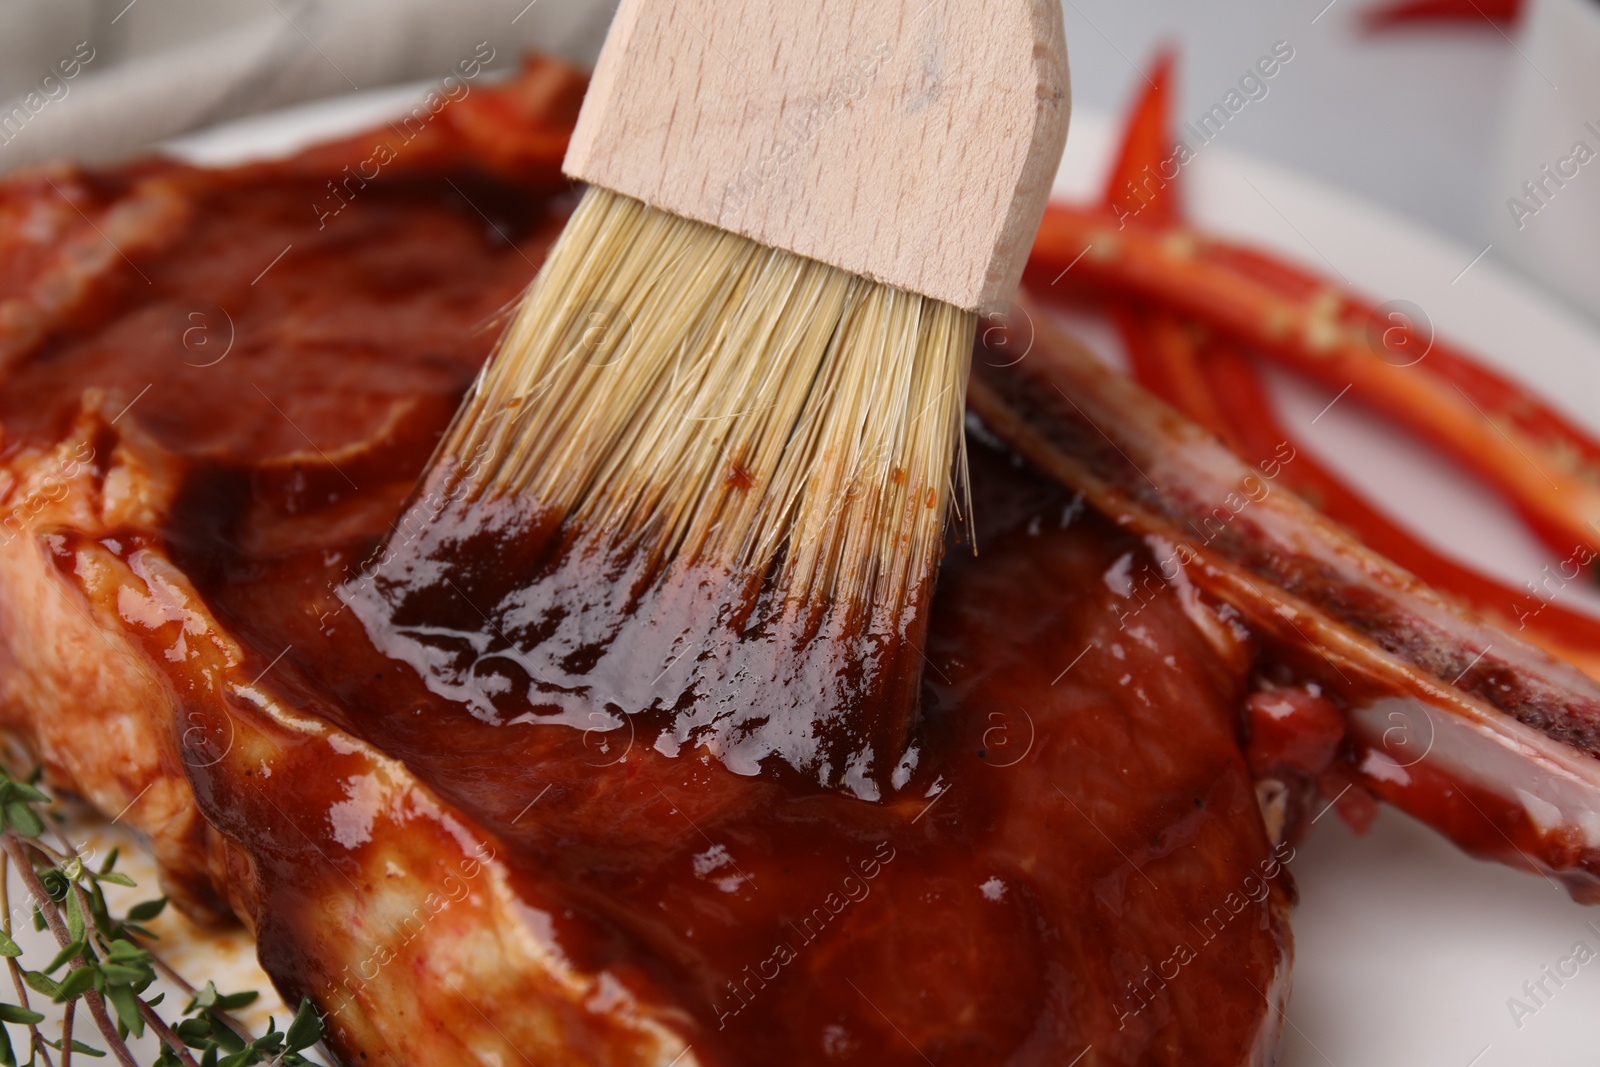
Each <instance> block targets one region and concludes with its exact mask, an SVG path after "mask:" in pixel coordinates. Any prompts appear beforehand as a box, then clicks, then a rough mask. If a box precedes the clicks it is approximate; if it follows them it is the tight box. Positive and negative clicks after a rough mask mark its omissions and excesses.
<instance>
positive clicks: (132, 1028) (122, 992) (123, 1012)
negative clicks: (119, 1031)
mask: <svg viewBox="0 0 1600 1067" xmlns="http://www.w3.org/2000/svg"><path fill="white" fill-rule="evenodd" d="M106 1000H108V1001H110V1003H111V1006H112V1007H113V1008H115V1009H116V1010H117V1021H118V1022H120V1023H122V1025H123V1026H126V1027H127V1028H128V1032H129V1033H130V1034H132V1035H133V1036H134V1037H143V1036H144V1017H143V1016H141V1015H140V1014H139V998H138V996H137V995H135V993H134V992H133V990H132V989H130V988H128V987H127V986H125V985H108V986H106Z"/></svg>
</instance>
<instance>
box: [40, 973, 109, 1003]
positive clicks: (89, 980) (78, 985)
mask: <svg viewBox="0 0 1600 1067" xmlns="http://www.w3.org/2000/svg"><path fill="white" fill-rule="evenodd" d="M99 978H100V969H99V968H98V967H93V966H90V967H79V968H78V969H77V970H75V971H73V972H72V973H70V974H68V975H67V976H66V977H65V978H63V979H62V980H61V987H60V988H59V989H57V990H56V995H55V996H54V997H52V998H51V999H53V1000H54V1001H55V1002H56V1003H57V1004H65V1003H66V1002H67V1001H69V1000H76V999H77V998H78V997H81V996H83V994H84V993H86V992H88V991H89V989H91V988H92V987H93V986H94V985H95V983H96V981H97V980H98V979H99Z"/></svg>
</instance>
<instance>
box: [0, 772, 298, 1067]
mask: <svg viewBox="0 0 1600 1067" xmlns="http://www.w3.org/2000/svg"><path fill="white" fill-rule="evenodd" d="M37 778H38V776H37V773H36V774H35V775H33V776H32V777H31V778H29V779H27V780H23V779H19V778H16V777H14V776H13V775H11V774H10V773H8V772H7V771H6V770H5V769H4V768H0V957H4V959H5V961H6V968H7V970H8V971H9V972H10V975H11V981H12V985H13V986H14V987H15V989H16V993H17V1000H18V1003H16V1004H8V1003H4V1002H0V1067H19V1060H18V1058H17V1052H16V1047H15V1046H14V1045H13V1044H12V1034H11V1028H12V1027H20V1028H22V1030H23V1032H24V1033H25V1034H26V1038H27V1040H26V1050H27V1054H28V1058H27V1060H26V1063H27V1065H28V1067H38V1065H39V1064H41V1063H42V1064H43V1065H44V1067H56V1063H57V1060H56V1059H54V1058H53V1057H52V1055H51V1050H54V1051H55V1052H57V1053H59V1054H60V1060H59V1063H60V1067H72V1062H73V1060H74V1058H75V1057H78V1056H90V1057H97V1058H103V1057H104V1056H106V1054H107V1050H109V1052H110V1054H111V1055H112V1056H113V1057H114V1058H115V1059H116V1061H117V1062H118V1063H119V1064H121V1065H122V1067H138V1064H137V1061H135V1060H134V1058H133V1053H132V1051H131V1050H130V1049H129V1047H128V1038H129V1036H130V1035H131V1036H132V1037H135V1038H138V1037H143V1036H144V1033H145V1031H146V1029H148V1030H150V1031H151V1032H152V1033H153V1034H154V1035H155V1037H156V1038H157V1039H158V1040H159V1041H160V1043H161V1052H160V1054H159V1055H158V1056H157V1058H156V1060H155V1067H258V1065H259V1067H316V1064H314V1063H313V1062H312V1061H311V1060H308V1059H306V1058H305V1056H304V1055H302V1054H303V1053H304V1052H305V1051H306V1050H307V1049H309V1048H311V1047H312V1046H313V1045H315V1044H316V1043H317V1042H318V1041H320V1040H322V1021H321V1019H320V1017H319V1016H318V1015H317V1012H316V1009H315V1008H314V1007H313V1006H312V1004H311V1001H310V1000H304V1001H302V1002H301V1004H300V1009H299V1011H297V1012H296V1013H295V1016H294V1019H293V1020H292V1021H291V1022H290V1023H289V1027H288V1029H287V1030H279V1029H278V1027H277V1023H276V1022H275V1021H269V1023H268V1027H269V1029H268V1032H267V1033H266V1034H265V1035H264V1036H261V1037H252V1036H251V1035H250V1032H249V1030H247V1029H246V1028H245V1027H244V1026H243V1025H242V1024H240V1023H239V1022H238V1021H237V1020H235V1019H234V1018H233V1017H232V1016H231V1015H230V1014H229V1012H231V1011H233V1010H234V1009H237V1008H242V1007H244V1006H245V1005H247V1004H250V1003H251V1002H253V1001H254V1000H255V999H256V994H255V993H253V992H248V993H234V994H222V993H219V992H218V991H217V988H216V986H215V985H213V984H212V983H210V982H207V983H206V984H205V987H204V988H203V989H199V990H196V989H195V988H194V987H193V986H191V985H189V983H188V982H185V981H184V980H183V979H182V977H181V976H180V975H178V974H177V972H175V971H173V970H172V968H171V967H169V966H167V965H166V963H165V962H163V961H162V960H161V959H160V958H159V957H158V956H157V955H155V953H153V952H152V951H151V950H150V948H149V947H148V945H147V943H148V942H150V941H153V940H155V939H156V935H155V934H154V933H152V932H151V931H150V930H148V929H146V928H145V927H144V926H143V925H141V924H143V923H147V922H149V921H150V920H152V919H154V918H156V916H158V915H160V914H161V912H162V910H163V909H164V908H165V907H166V904H167V900H166V898H165V897H160V898H157V899H155V900H147V901H144V902H142V903H139V904H135V905H134V906H133V907H131V908H129V909H128V910H127V912H126V914H125V915H123V916H122V917H121V918H118V917H116V916H115V915H113V914H112V912H111V909H110V908H109V907H108V906H107V904H106V897H105V891H104V889H103V886H104V885H106V884H108V883H109V884H112V885H120V886H128V887H132V886H134V885H135V884H136V883H135V882H134V880H133V879H132V878H129V877H128V876H127V875H126V874H123V873H122V872H120V871H118V870H116V863H117V851H116V850H115V849H113V850H112V851H111V853H110V854H109V855H108V856H107V857H106V859H105V861H104V862H102V863H101V864H100V866H99V867H98V868H91V867H90V866H88V865H87V864H85V863H84V862H83V860H82V858H81V854H80V853H79V852H78V850H77V849H76V848H75V847H74V846H73V845H72V843H71V842H70V841H69V840H67V837H66V833H65V831H64V830H63V828H62V827H61V825H60V820H59V818H58V817H57V816H56V814H55V813H54V812H53V811H52V803H53V802H52V800H51V798H50V796H49V794H47V793H45V792H44V791H43V790H42V789H40V788H39V787H38V782H37ZM47 829H48V830H49V832H50V834H51V835H52V836H53V837H55V838H56V840H57V842H58V843H59V845H60V847H59V848H56V847H52V846H51V845H50V844H48V843H47V842H46V841H45V840H44V838H45V835H46V831H47ZM13 866H14V867H15V868H16V870H17V874H18V876H19V877H20V878H21V880H22V883H23V885H24V886H25V887H27V890H28V896H29V901H28V902H29V904H31V905H32V912H33V924H34V927H35V928H36V929H39V930H49V931H50V932H51V934H52V935H53V936H54V937H55V940H56V945H57V948H58V951H57V953H56V955H55V957H54V958H53V959H51V960H50V961H49V962H48V963H46V964H45V965H44V966H42V967H40V966H37V961H25V960H24V959H23V956H24V952H23V949H22V947H21V946H20V945H18V944H17V942H16V940H15V939H14V938H13V936H12V928H11V901H10V897H9V891H8V882H9V872H10V868H12V867H13ZM30 963H33V964H34V966H31V967H30V966H29V964H30ZM158 973H159V974H160V975H164V976H166V977H167V978H169V979H171V980H173V981H175V982H176V983H177V984H178V985H179V986H180V987H181V988H183V989H185V990H186V991H187V992H188V993H189V994H190V997H189V1002H188V1004H187V1005H186V1006H185V1007H184V1009H183V1012H182V1016H181V1018H180V1019H179V1020H178V1021H177V1022H176V1023H175V1024H169V1023H168V1022H167V1020H165V1019H163V1018H162V1017H161V1015H160V1014H159V1013H157V1011H156V1008H157V1007H158V1006H159V1005H160V1004H161V1002H162V1000H163V999H164V997H165V994H156V995H155V996H147V995H146V994H147V991H148V990H149V988H150V986H151V985H152V984H154V983H155V981H156V979H157V976H158ZM29 990H32V991H33V992H34V993H37V994H39V995H41V996H43V997H47V998H48V999H49V1000H50V1001H52V1002H53V1003H56V1004H60V1005H62V1006H63V1015H62V1022H61V1035H60V1037H58V1038H54V1039H52V1038H49V1037H46V1036H45V1034H44V1032H43V1030H42V1029H41V1027H40V1024H41V1023H43V1022H44V1021H45V1016H44V1015H43V1014H42V1013H40V1012H38V1011H35V1010H33V1007H32V1005H31V1004H30V1001H29V996H28V991H29ZM79 1004H82V1005H83V1007H84V1009H85V1010H86V1011H87V1012H88V1014H89V1017H90V1019H91V1020H92V1021H93V1023H94V1026H95V1029H96V1030H98V1031H99V1034H100V1038H101V1040H102V1041H103V1042H104V1044H105V1046H106V1048H104V1049H102V1048H98V1047H96V1046H94V1045H91V1044H88V1043H86V1042H84V1041H80V1040H78V1039H77V1038H76V1037H75V1036H74V1033H73V1029H74V1025H75V1023H76V1022H77V1008H78V1005H79ZM196 1054H198V1059H197V1058H196Z"/></svg>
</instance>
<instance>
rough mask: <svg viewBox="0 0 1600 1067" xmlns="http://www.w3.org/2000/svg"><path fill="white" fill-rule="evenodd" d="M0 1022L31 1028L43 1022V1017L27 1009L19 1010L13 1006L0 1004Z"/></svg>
mask: <svg viewBox="0 0 1600 1067" xmlns="http://www.w3.org/2000/svg"><path fill="white" fill-rule="evenodd" d="M0 1021H4V1022H8V1023H16V1024H17V1025H18V1026H33V1025H35V1024H36V1023H42V1022H44V1016H43V1015H40V1014H39V1013H38V1012H36V1011H29V1010H28V1009H27V1008H19V1007H18V1006H17V1005H15V1004H0Z"/></svg>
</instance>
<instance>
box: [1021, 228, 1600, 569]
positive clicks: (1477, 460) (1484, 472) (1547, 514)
mask: <svg viewBox="0 0 1600 1067" xmlns="http://www.w3.org/2000/svg"><path fill="white" fill-rule="evenodd" d="M1086 247H1087V248H1088V249H1089V251H1088V253H1087V254H1086V255H1082V257H1081V259H1080V258H1079V256H1080V253H1082V252H1083V251H1084V249H1085V248H1086ZM1074 261H1076V266H1074V267H1073V270H1072V271H1071V277H1070V279H1066V280H1067V282H1068V284H1069V285H1081V284H1085V283H1088V284H1098V285H1100V286H1103V287H1105V288H1106V289H1109V290H1111V291H1113V292H1115V293H1118V294H1121V295H1123V296H1131V297H1135V298H1138V299H1141V300H1144V301H1148V302H1150V303H1152V304H1155V305H1159V306H1165V307H1169V308H1171V309H1174V310H1177V311H1180V312H1182V313H1184V314H1187V315H1189V316H1192V317H1194V318H1196V319H1198V320H1200V321H1201V322H1204V323H1206V324H1208V325H1210V326H1213V327H1215V328H1217V329H1218V330H1220V331H1222V332H1223V333H1225V334H1228V335H1231V336H1233V337H1235V338H1237V339H1238V340H1240V341H1241V342H1243V343H1244V344H1246V345H1247V346H1248V347H1251V348H1256V349H1259V350H1260V351H1261V352H1263V353H1264V354H1266V355H1269V356H1271V357H1272V358H1273V359H1275V360H1277V361H1279V362H1282V363H1284V364H1286V365H1288V366H1290V367H1292V368H1294V369H1296V370H1298V371H1300V372H1301V373H1304V374H1306V375H1308V376H1309V377H1311V378H1313V379H1314V380H1316V381H1319V382H1321V383H1322V384H1324V385H1326V386H1328V387H1329V388H1331V389H1333V390H1334V391H1335V392H1340V391H1343V390H1345V389H1349V391H1350V392H1351V394H1352V396H1353V397H1354V398H1356V399H1358V400H1360V401H1362V402H1364V403H1366V404H1367V405H1368V406H1369V407H1372V408H1374V409H1375V410H1378V411H1380V412H1382V413H1384V414H1386V415H1388V416H1389V417H1390V418H1392V419H1393V420H1394V421H1396V422H1397V423H1399V424H1400V425H1404V426H1407V427H1410V428H1411V429H1412V430H1413V431H1414V432H1416V433H1417V434H1418V435H1419V436H1420V437H1422V438H1423V439H1425V440H1427V441H1429V442H1430V443H1432V444H1433V445H1434V446H1435V447H1437V448H1439V449H1440V450H1441V451H1443V452H1445V453H1446V454H1447V455H1450V456H1452V457H1453V458H1454V459H1456V460H1457V462H1459V463H1461V464H1462V465H1463V466H1465V467H1466V468H1467V469H1469V470H1471V471H1473V472H1475V473H1476V474H1477V475H1479V476H1480V477H1481V478H1482V479H1483V480H1484V481H1485V482H1486V483H1487V484H1489V485H1490V486H1491V487H1493V488H1494V489H1496V490H1497V491H1498V492H1500V493H1501V495H1502V496H1504V497H1505V498H1506V499H1507V500H1508V501H1509V502H1510V503H1511V504H1512V505H1513V506H1514V507H1515V508H1516V509H1517V511H1518V512H1519V513H1520V514H1521V515H1522V516H1523V518H1524V519H1525V520H1526V521H1527V522H1528V524H1529V526H1530V527H1531V528H1532V529H1533V531H1534V532H1535V534H1537V535H1538V536H1539V537H1540V538H1541V539H1542V540H1544V541H1545V543H1546V544H1547V545H1549V546H1550V547H1551V548H1552V549H1553V550H1555V551H1556V552H1557V553H1558V554H1559V555H1560V556H1561V557H1562V558H1564V559H1565V558H1568V557H1570V556H1571V554H1572V553H1573V552H1574V551H1575V550H1577V549H1579V548H1582V549H1584V550H1586V551H1587V550H1590V549H1592V548H1594V547H1595V546H1597V545H1600V443H1596V442H1595V441H1594V440H1593V439H1591V438H1589V437H1588V436H1587V435H1586V434H1584V433H1582V432H1581V431H1578V430H1577V429H1576V427H1573V426H1572V425H1571V424H1570V423H1568V422H1566V420H1564V419H1562V418H1561V417H1560V416H1559V415H1558V414H1557V413H1556V412H1554V411H1553V410H1552V409H1551V408H1550V407H1549V405H1547V404H1545V403H1543V402H1542V401H1540V400H1539V399H1538V398H1536V397H1534V396H1533V395H1532V394H1530V393H1528V392H1526V391H1524V390H1522V389H1520V388H1519V387H1517V386H1515V385H1514V384H1512V383H1510V382H1507V381H1504V380H1501V379H1498V376H1495V375H1491V374H1490V373H1489V372H1488V371H1486V370H1484V369H1483V368H1481V367H1477V368H1475V371H1476V373H1475V375H1474V376H1472V377H1470V378H1469V377H1468V376H1466V375H1462V376H1461V381H1457V380H1455V379H1453V378H1450V377H1447V376H1446V375H1447V374H1448V373H1449V372H1450V371H1453V370H1454V371H1459V370H1460V368H1461V367H1462V366H1463V365H1465V364H1469V363H1470V360H1469V359H1468V357H1466V356H1464V355H1460V354H1459V353H1455V352H1452V351H1451V350H1449V349H1448V348H1447V347H1446V346H1443V345H1441V344H1440V343H1438V342H1437V340H1430V339H1427V338H1423V337H1419V336H1417V333H1416V331H1413V330H1411V329H1410V328H1409V327H1408V326H1406V325H1404V324H1399V325H1397V324H1396V323H1395V322H1393V321H1391V320H1390V319H1389V318H1387V317H1386V316H1382V315H1380V314H1379V313H1378V309H1374V308H1372V307H1370V306H1369V305H1365V304H1363V303H1361V302H1359V301H1356V300H1352V299H1351V298H1349V297H1348V296H1347V295H1346V294H1344V293H1343V292H1342V291H1340V290H1339V289H1337V288H1335V287H1333V286H1324V287H1322V288H1321V289H1319V290H1317V291H1316V292H1315V293H1310V294H1308V293H1307V292H1306V291H1305V288H1306V285H1305V283H1306V277H1305V276H1304V275H1303V274H1301V273H1299V272H1297V271H1284V272H1282V276H1281V278H1280V279H1279V282H1278V284H1269V281H1270V279H1269V278H1264V277H1262V275H1263V274H1267V273H1270V272H1267V271H1266V270H1265V263H1266V261H1265V259H1264V257H1261V256H1260V255H1259V254H1255V255H1253V256H1252V255H1249V254H1247V253H1244V252H1242V251H1241V250H1239V249H1237V248H1236V247H1234V246H1229V245H1227V244H1226V243H1224V242H1216V241H1212V240H1209V239H1205V238H1202V237H1200V236H1198V235H1196V234H1193V233H1191V232H1189V231H1186V230H1182V229H1176V228H1172V229H1158V228H1152V227H1145V226H1130V227H1126V228H1122V229H1118V228H1117V226H1116V223H1115V220H1114V219H1111V218H1109V217H1108V216H1107V214H1106V213H1105V212H1104V211H1099V210H1084V209H1079V208H1073V207H1068V206H1065V205H1061V204H1053V205H1051V207H1050V208H1049V210H1048V211H1046V213H1045V218H1044V221H1043V224H1042V226H1041V228H1040V233H1039V239H1038V241H1037V243H1036V244H1035V247H1034V254H1033V257H1032V259H1031V260H1030V262H1029V268H1028V274H1027V277H1028V278H1029V280H1030V281H1032V282H1033V283H1034V284H1035V285H1036V286H1037V287H1038V288H1039V289H1040V290H1041V291H1044V290H1046V289H1047V288H1048V287H1049V282H1050V280H1051V279H1054V278H1058V277H1060V276H1061V273H1062V272H1063V271H1065V269H1066V268H1067V267H1068V266H1069V265H1071V264H1073V263H1074ZM1242 262H1249V263H1251V264H1253V265H1254V266H1253V268H1252V271H1251V273H1249V274H1246V273H1241V271H1240V270H1238V269H1235V265H1236V264H1238V263H1242ZM1291 282H1292V283H1293V286H1292V287H1293V289H1294V290H1295V292H1294V293H1292V294H1291V293H1290V292H1289V289H1290V288H1291V284H1290V283H1291ZM1429 345H1431V348H1429V347H1428V346H1429ZM1412 353H1417V354H1416V355H1413V354H1412ZM1424 353H1425V354H1426V358H1421V359H1420V361H1417V360H1418V359H1419V356H1421V355H1422V354H1424ZM1436 357H1442V358H1436ZM1413 361H1416V362H1413ZM1434 368H1441V369H1442V373H1441V372H1440V371H1436V370H1435V369H1434ZM1485 383H1493V384H1495V385H1498V386H1503V388H1504V393H1503V394H1502V395H1500V396H1498V397H1496V398H1495V399H1497V400H1498V401H1499V403H1498V405H1497V406H1496V407H1495V409H1494V410H1489V409H1488V408H1486V407H1485V405H1484V402H1483V401H1482V400H1480V399H1478V398H1476V397H1475V396H1474V395H1473V394H1474V393H1475V392H1478V393H1480V394H1481V393H1482V392H1483V391H1484V390H1485V388H1486V385H1485ZM1486 398H1487V397H1486Z"/></svg>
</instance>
